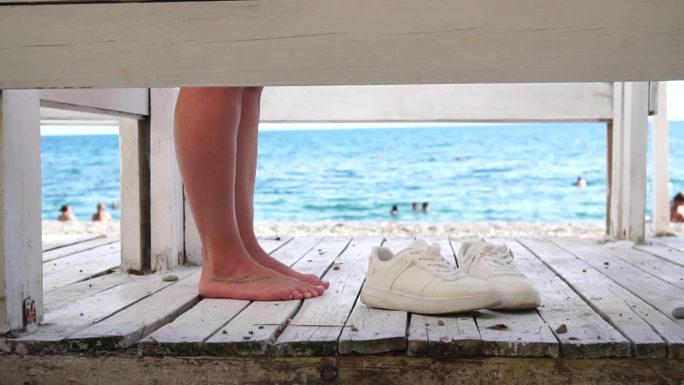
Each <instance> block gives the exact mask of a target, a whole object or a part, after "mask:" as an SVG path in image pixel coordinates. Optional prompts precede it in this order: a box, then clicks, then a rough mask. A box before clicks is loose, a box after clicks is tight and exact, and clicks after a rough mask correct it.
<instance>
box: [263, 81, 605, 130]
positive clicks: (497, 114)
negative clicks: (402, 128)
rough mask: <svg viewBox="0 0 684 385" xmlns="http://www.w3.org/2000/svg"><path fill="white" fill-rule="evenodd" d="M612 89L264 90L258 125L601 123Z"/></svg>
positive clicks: (522, 86)
mask: <svg viewBox="0 0 684 385" xmlns="http://www.w3.org/2000/svg"><path fill="white" fill-rule="evenodd" d="M612 87H613V84H612V83H558V84H548V83H545V84H448V85H429V86H424V85H398V86H397V85H392V86H332V87H326V86H323V87H268V88H266V89H265V90H264V95H263V97H262V99H261V120H262V121H263V122H368V121H376V122H377V121H381V122H422V121H431V122H436V121H437V122H439V121H441V122H458V121H465V122H474V121H497V122H502V121H504V122H510V121H526V122H529V121H545V122H548V121H566V120H569V121H582V120H584V121H606V120H609V119H612V118H613V91H612ZM299 106H309V108H300V107H299Z"/></svg>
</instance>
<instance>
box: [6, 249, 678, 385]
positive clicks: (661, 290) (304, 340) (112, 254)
mask: <svg viewBox="0 0 684 385" xmlns="http://www.w3.org/2000/svg"><path fill="white" fill-rule="evenodd" d="M430 241H435V242H439V243H440V244H441V246H442V253H443V255H445V256H446V257H448V258H450V259H455V254H456V253H455V251H457V250H458V248H459V246H460V243H461V241H460V240H457V239H452V240H449V239H447V238H446V237H445V238H438V239H430ZM491 241H494V242H500V243H506V244H507V245H508V246H509V247H511V249H512V250H513V252H514V254H515V258H516V261H517V264H518V266H519V268H520V269H521V270H522V271H524V272H525V274H527V275H528V276H529V277H530V278H532V279H533V280H534V282H535V283H536V285H537V287H538V289H539V290H540V292H541V295H542V303H543V305H542V306H541V307H540V308H539V309H537V310H530V311H491V310H481V311H477V312H474V313H465V314H452V315H444V316H424V315H419V314H410V313H406V312H401V311H385V310H378V309H371V308H368V307H367V306H365V305H364V304H362V303H361V302H360V301H358V293H359V290H360V289H361V286H362V284H363V279H364V276H365V273H366V267H367V257H368V252H369V249H370V248H371V247H372V246H374V245H380V244H383V243H384V244H385V245H387V246H389V247H391V248H393V249H400V248H402V247H404V246H406V245H407V244H408V243H410V242H411V240H409V239H389V240H384V241H383V239H382V238H381V237H360V238H354V239H351V238H337V237H334V238H333V237H326V238H321V237H297V238H280V239H262V240H261V243H262V245H263V246H264V248H265V249H267V250H269V251H270V252H271V254H272V255H273V256H274V257H276V258H277V259H279V260H281V261H282V262H284V263H286V264H288V265H291V266H293V267H294V268H296V269H297V270H299V271H302V272H306V273H312V274H317V275H319V276H322V277H325V278H326V279H327V280H329V281H330V283H331V287H330V289H329V290H328V292H327V293H326V294H325V295H324V296H322V297H319V298H316V299H311V300H307V301H289V302H249V301H237V300H216V299H202V298H199V297H198V296H197V294H196V285H197V282H198V278H199V268H198V267H183V268H180V269H177V270H174V271H173V272H170V273H171V274H174V275H176V276H177V277H178V280H177V281H168V282H167V281H163V280H162V279H161V278H162V277H163V276H164V275H165V273H157V274H153V275H147V276H135V275H127V274H123V273H121V272H118V271H116V270H117V269H116V267H117V266H118V264H119V261H120V259H119V258H120V257H119V249H120V246H119V242H118V240H117V239H116V238H83V239H77V240H74V241H72V242H71V243H68V244H55V243H53V244H46V245H45V247H44V252H43V261H44V263H43V267H44V292H45V323H44V325H41V326H40V327H38V328H37V330H34V331H33V332H32V333H29V334H26V335H21V336H14V338H5V339H3V340H1V341H0V351H1V352H4V355H1V356H0V383H2V384H4V383H6V382H5V381H6V380H5V379H10V378H11V379H16V382H17V383H32V382H31V381H37V382H38V383H53V382H54V383H56V382H58V381H57V380H56V379H57V378H61V379H66V378H72V379H79V381H83V382H84V383H116V381H117V380H121V377H120V376H121V375H123V374H122V373H124V372H125V371H132V370H135V371H140V372H139V373H138V374H136V375H135V376H131V378H127V380H129V382H128V383H131V384H138V383H140V384H144V383H156V382H155V381H158V382H160V383H161V381H164V382H165V383H195V382H197V383H219V382H222V381H226V382H227V383H263V382H268V383H304V384H309V383H311V384H313V383H316V384H318V383H357V384H362V383H363V384H365V383H368V384H376V383H377V384H380V383H446V382H449V381H450V379H451V380H453V381H456V380H459V381H463V382H464V383H469V382H475V383H490V382H505V383H567V381H568V379H574V380H575V381H578V382H587V383H630V382H641V383H681V382H682V381H684V320H682V319H675V318H674V317H673V316H672V310H673V309H674V308H675V307H678V306H684V239H682V238H658V239H654V240H651V242H649V243H647V244H646V245H639V246H632V244H631V243H602V242H599V241H596V240H580V239H541V238H520V239H492V240H491ZM166 274H169V273H168V272H167V273H166ZM189 356H191V358H189ZM179 357H182V358H179ZM209 369H211V370H209ZM54 376H56V377H54ZM60 376H61V377H60ZM96 380H97V381H96ZM12 381H14V380H12ZM212 381H215V382H212ZM11 383H14V382H11Z"/></svg>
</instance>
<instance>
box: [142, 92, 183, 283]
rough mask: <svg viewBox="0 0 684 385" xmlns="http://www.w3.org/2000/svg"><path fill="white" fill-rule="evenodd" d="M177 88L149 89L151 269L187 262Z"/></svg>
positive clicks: (169, 267) (167, 267)
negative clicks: (175, 129)
mask: <svg viewBox="0 0 684 385" xmlns="http://www.w3.org/2000/svg"><path fill="white" fill-rule="evenodd" d="M177 98H178V89H177V88H152V89H150V105H151V111H150V141H151V144H150V195H151V198H152V199H151V210H150V212H151V218H150V224H151V256H152V266H151V268H152V270H153V271H158V270H165V269H173V268H174V267H175V266H177V265H179V264H182V263H183V262H184V260H185V257H184V255H185V250H184V237H185V236H184V223H183V213H184V199H183V183H182V181H181V177H180V171H179V170H178V163H177V161H176V149H175V147H174V142H173V115H174V110H175V107H176V99H177Z"/></svg>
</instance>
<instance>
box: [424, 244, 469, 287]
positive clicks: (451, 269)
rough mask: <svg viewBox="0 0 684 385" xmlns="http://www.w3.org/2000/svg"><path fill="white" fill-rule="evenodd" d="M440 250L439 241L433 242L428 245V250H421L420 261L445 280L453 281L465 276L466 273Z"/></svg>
mask: <svg viewBox="0 0 684 385" xmlns="http://www.w3.org/2000/svg"><path fill="white" fill-rule="evenodd" d="M440 251H441V247H440V246H439V243H433V244H431V245H430V246H429V247H428V249H427V252H421V255H420V257H418V261H420V262H422V263H423V265H424V266H425V267H427V268H428V269H429V270H430V271H432V272H434V273H436V274H437V275H439V276H440V277H441V278H443V279H444V280H447V281H453V280H456V279H460V278H463V276H464V273H463V272H462V271H461V270H459V269H458V267H456V266H454V265H452V264H450V263H449V262H448V261H447V260H446V259H444V257H442V254H441V252H440Z"/></svg>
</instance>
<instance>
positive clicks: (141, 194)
mask: <svg viewBox="0 0 684 385" xmlns="http://www.w3.org/2000/svg"><path fill="white" fill-rule="evenodd" d="M149 124H150V121H149V120H133V119H120V120H119V138H120V139H119V147H120V151H119V154H120V157H121V268H122V269H123V270H124V271H126V272H128V271H131V272H135V273H140V272H145V271H148V270H149V269H150V267H151V262H152V261H151V257H150V238H151V234H150V199H151V197H150V159H149V157H150V125H149Z"/></svg>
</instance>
